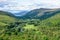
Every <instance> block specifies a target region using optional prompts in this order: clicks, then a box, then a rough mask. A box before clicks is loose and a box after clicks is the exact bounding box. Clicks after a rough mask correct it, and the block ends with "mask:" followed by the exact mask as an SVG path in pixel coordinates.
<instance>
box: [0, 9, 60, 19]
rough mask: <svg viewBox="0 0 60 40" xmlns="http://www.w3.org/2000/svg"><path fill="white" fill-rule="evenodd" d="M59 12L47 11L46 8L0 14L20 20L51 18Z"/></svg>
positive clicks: (54, 10)
mask: <svg viewBox="0 0 60 40" xmlns="http://www.w3.org/2000/svg"><path fill="white" fill-rule="evenodd" d="M58 12H60V9H48V8H40V9H34V10H31V11H29V12H28V11H22V12H20V13H15V14H12V13H9V12H4V11H0V14H3V13H4V14H8V15H9V16H13V17H16V18H22V19H42V20H43V19H46V18H48V17H51V16H53V15H55V14H56V13H58Z"/></svg>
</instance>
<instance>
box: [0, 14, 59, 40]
mask: <svg viewBox="0 0 60 40" xmlns="http://www.w3.org/2000/svg"><path fill="white" fill-rule="evenodd" d="M0 40H60V13H57V14H56V15H54V16H51V17H49V18H47V19H44V20H40V19H16V18H13V17H10V16H7V15H2V14H0Z"/></svg>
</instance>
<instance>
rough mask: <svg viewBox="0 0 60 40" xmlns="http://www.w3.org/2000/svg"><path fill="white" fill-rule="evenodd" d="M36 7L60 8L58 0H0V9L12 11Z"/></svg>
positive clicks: (59, 0)
mask: <svg viewBox="0 0 60 40" xmlns="http://www.w3.org/2000/svg"><path fill="white" fill-rule="evenodd" d="M37 8H60V0H0V10H3V11H10V12H13V13H16V12H19V11H22V10H33V9H37Z"/></svg>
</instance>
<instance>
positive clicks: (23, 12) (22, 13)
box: [14, 10, 29, 17]
mask: <svg viewBox="0 0 60 40" xmlns="http://www.w3.org/2000/svg"><path fill="white" fill-rule="evenodd" d="M27 12H29V11H26V10H25V11H20V12H18V13H14V15H15V16H17V17H20V16H23V15H25V14H26V13H27Z"/></svg>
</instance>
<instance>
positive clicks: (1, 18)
mask: <svg viewBox="0 0 60 40" xmlns="http://www.w3.org/2000/svg"><path fill="white" fill-rule="evenodd" d="M14 21H15V17H14V15H13V14H12V13H9V12H5V11H0V24H1V23H3V24H9V23H11V22H14Z"/></svg>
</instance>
